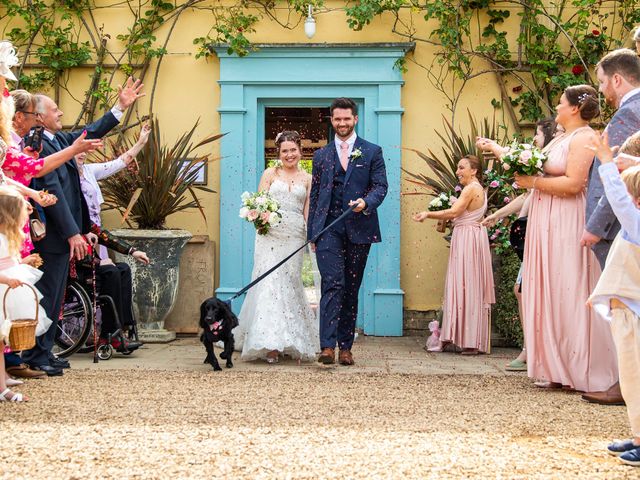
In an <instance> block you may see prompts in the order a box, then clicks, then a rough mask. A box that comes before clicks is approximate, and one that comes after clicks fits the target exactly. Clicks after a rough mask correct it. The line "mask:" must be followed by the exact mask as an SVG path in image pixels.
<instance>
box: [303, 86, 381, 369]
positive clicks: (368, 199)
mask: <svg viewBox="0 0 640 480" xmlns="http://www.w3.org/2000/svg"><path fill="white" fill-rule="evenodd" d="M330 111H331V124H332V125H333V128H334V130H335V132H336V135H335V139H334V141H333V142H330V143H329V144H328V145H327V146H325V147H324V148H321V149H320V150H318V151H316V152H315V153H314V155H313V173H312V180H311V198H310V201H309V219H308V222H307V223H308V232H307V235H308V238H309V239H313V238H314V237H315V236H316V235H317V234H318V233H319V232H320V231H321V230H322V229H323V228H324V227H325V226H326V225H329V224H330V223H331V222H333V221H334V220H335V219H336V218H338V217H339V216H340V215H341V214H342V212H343V211H344V210H346V209H347V208H352V207H353V214H351V215H349V216H348V217H347V218H346V219H345V220H344V221H343V222H340V223H339V224H337V225H336V226H335V227H333V228H332V229H330V230H329V231H327V232H325V233H324V234H322V235H321V236H320V238H318V239H317V240H316V243H315V251H316V258H317V261H318V269H319V270H320V275H321V277H322V289H321V290H322V295H321V298H320V347H321V348H322V352H321V353H320V357H319V358H318V361H319V362H321V363H324V364H332V363H334V362H335V347H336V342H337V344H338V347H339V349H340V354H339V356H338V361H339V362H340V363H341V364H342V365H353V364H354V361H353V355H352V354H351V346H352V345H353V339H354V335H355V327H356V318H357V315H358V290H359V289H360V284H361V283H362V276H363V274H364V269H365V267H366V265H367V257H368V255H369V249H370V248H371V244H372V243H377V242H380V241H381V236H380V226H379V224H378V213H377V208H378V207H379V206H380V204H381V203H382V201H383V200H384V197H385V195H386V194H387V173H386V170H385V165H384V159H383V157H382V148H380V147H379V146H378V145H374V144H373V143H369V142H367V141H366V140H364V139H362V138H360V137H358V136H357V135H356V133H355V130H354V129H355V126H356V124H357V122H358V107H357V106H356V104H355V102H354V101H353V100H351V99H348V98H338V99H336V100H334V101H333V103H332V104H331V108H330Z"/></svg>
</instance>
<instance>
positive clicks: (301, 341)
mask: <svg viewBox="0 0 640 480" xmlns="http://www.w3.org/2000/svg"><path fill="white" fill-rule="evenodd" d="M269 193H270V194H271V195H272V196H273V197H274V198H275V199H276V200H277V201H278V202H279V204H280V213H281V214H282V221H281V222H280V223H279V224H278V225H276V226H274V227H272V228H271V230H270V231H269V233H268V234H267V235H257V234H256V243H255V254H254V260H253V274H252V277H251V278H252V279H254V278H256V277H258V276H259V275H261V274H262V273H264V272H265V271H267V270H268V269H270V268H271V267H273V266H274V265H275V264H276V263H278V262H279V261H280V260H282V259H283V258H285V257H286V256H287V255H289V254H290V253H291V252H292V251H294V250H295V249H296V248H298V247H300V246H301V245H302V244H303V243H304V242H305V241H306V226H305V222H304V216H303V208H304V203H305V200H306V197H307V191H306V188H305V186H304V185H299V184H296V185H292V186H291V189H289V184H288V183H286V182H283V181H282V180H279V179H276V180H274V181H273V183H272V184H271V187H270V188H269ZM302 255H303V252H302V251H301V252H299V253H298V254H297V255H295V256H294V257H293V258H291V259H290V260H289V261H288V262H286V263H285V264H284V265H282V266H281V267H280V268H278V269H277V270H276V271H275V272H273V273H272V274H271V275H269V276H267V277H266V278H265V279H264V280H262V281H261V282H260V283H258V284H257V285H256V286H255V287H253V288H251V289H250V290H249V291H248V292H247V296H246V298H245V300H244V303H243V304H242V310H241V311H240V315H239V317H238V319H239V321H240V325H239V326H238V327H237V328H236V329H235V330H234V332H233V333H234V336H235V341H236V349H238V350H240V349H241V350H242V355H241V358H242V359H243V360H255V359H258V358H266V356H267V353H268V352H269V351H271V350H278V351H279V352H282V353H284V354H286V355H289V356H291V357H292V358H294V359H302V360H314V359H315V356H316V352H317V351H318V348H319V346H320V340H319V330H318V329H319V327H318V320H317V318H316V316H315V315H314V314H313V312H312V311H311V308H310V307H309V302H308V301H307V298H306V296H305V292H304V288H303V286H302Z"/></svg>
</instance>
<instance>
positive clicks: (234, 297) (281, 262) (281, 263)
mask: <svg viewBox="0 0 640 480" xmlns="http://www.w3.org/2000/svg"><path fill="white" fill-rule="evenodd" d="M357 206H358V204H357V203H356V204H355V205H353V206H351V207H350V208H348V209H347V210H345V211H344V212H342V215H340V216H339V217H338V218H336V219H335V220H334V221H333V222H331V223H330V224H329V225H327V226H326V227H324V228H323V229H322V230H320V232H319V233H318V234H317V235H316V236H315V237H313V238H312V239H311V240H307V241H306V243H305V244H304V245H302V246H301V247H299V248H297V249H296V250H295V251H293V252H292V253H290V254H289V255H288V256H287V257H286V258H285V259H284V260H280V261H279V262H278V263H277V264H276V265H274V266H273V267H271V268H270V269H269V270H267V271H266V272H264V273H263V274H262V275H260V276H259V277H258V278H256V279H255V280H253V281H252V282H251V283H250V284H249V285H247V286H245V287H243V288H242V289H241V290H240V291H239V292H238V293H236V294H235V295H234V296H232V297H231V298H229V299H227V300H225V303H226V304H227V305H229V306H231V301H232V300H235V299H236V298H238V297H239V296H240V295H242V294H243V293H245V292H246V291H247V290H249V289H250V288H251V287H253V286H254V285H256V284H257V283H259V282H261V281H262V280H264V278H265V277H267V276H269V275H271V274H272V273H273V272H274V271H275V270H277V269H278V268H280V267H281V266H282V265H283V264H285V263H286V262H287V261H288V260H289V259H290V258H291V257H293V256H294V255H295V254H296V253H298V252H299V251H300V250H302V249H303V248H304V247H306V246H307V245H309V244H310V243H315V242H316V240H318V238H319V237H320V235H322V234H323V233H324V232H326V231H327V230H329V229H330V228H331V227H333V226H334V225H335V224H337V223H338V222H339V221H341V220H343V219H344V218H346V217H347V215H349V214H350V213H351V212H352V211H353V209H354V208H356V207H357Z"/></svg>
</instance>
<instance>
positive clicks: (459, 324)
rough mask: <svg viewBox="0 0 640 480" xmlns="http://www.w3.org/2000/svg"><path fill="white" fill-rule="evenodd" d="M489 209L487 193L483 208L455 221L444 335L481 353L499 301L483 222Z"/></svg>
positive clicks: (455, 342)
mask: <svg viewBox="0 0 640 480" xmlns="http://www.w3.org/2000/svg"><path fill="white" fill-rule="evenodd" d="M486 211H487V196H486V194H485V197H484V205H483V206H482V207H480V208H478V209H476V210H471V211H469V210H467V211H466V212H464V213H463V214H462V215H460V216H459V217H458V218H455V219H454V220H453V235H452V236H451V249H450V251H449V265H448V267H447V280H446V283H445V290H444V306H443V316H442V331H441V334H440V339H441V340H442V342H445V343H446V342H451V343H453V344H455V345H457V346H458V347H460V348H474V349H477V350H478V351H480V352H486V351H488V348H489V315H490V313H491V304H492V303H495V302H496V300H495V293H494V289H493V269H492V266H491V250H490V249H489V237H488V236H487V229H486V228H485V227H484V226H482V225H480V221H481V220H482V218H483V217H484V214H485V212H486Z"/></svg>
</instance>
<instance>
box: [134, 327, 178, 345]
mask: <svg viewBox="0 0 640 480" xmlns="http://www.w3.org/2000/svg"><path fill="white" fill-rule="evenodd" d="M138 337H139V338H140V340H141V341H142V342H144V343H169V342H171V341H173V340H175V339H176V332H171V331H169V330H164V329H163V330H143V329H140V330H138Z"/></svg>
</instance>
